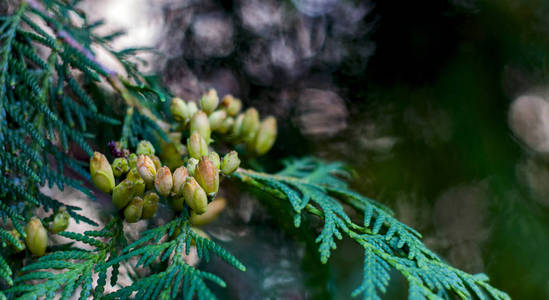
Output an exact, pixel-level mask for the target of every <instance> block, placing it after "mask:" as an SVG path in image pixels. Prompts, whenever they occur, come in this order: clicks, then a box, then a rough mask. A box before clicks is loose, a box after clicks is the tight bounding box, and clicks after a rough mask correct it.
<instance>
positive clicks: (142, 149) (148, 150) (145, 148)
mask: <svg viewBox="0 0 549 300" xmlns="http://www.w3.org/2000/svg"><path fill="white" fill-rule="evenodd" d="M135 153H137V155H141V154H143V155H149V156H152V155H154V153H155V150H154V146H153V145H152V144H151V142H149V141H147V140H143V141H140V142H139V144H137V149H136V150H135Z"/></svg>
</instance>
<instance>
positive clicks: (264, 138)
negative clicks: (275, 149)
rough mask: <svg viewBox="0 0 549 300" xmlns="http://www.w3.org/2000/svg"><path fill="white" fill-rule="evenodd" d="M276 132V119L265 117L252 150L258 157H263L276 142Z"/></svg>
mask: <svg viewBox="0 0 549 300" xmlns="http://www.w3.org/2000/svg"><path fill="white" fill-rule="evenodd" d="M276 131H277V130H276V119H275V118H274V117H267V118H265V120H263V122H261V125H260V126H259V130H258V131H257V134H256V136H255V143H254V144H255V147H254V149H255V152H256V153H257V154H258V155H263V154H265V153H267V152H268V151H269V150H270V149H271V147H272V146H273V145H274V142H275V140H276Z"/></svg>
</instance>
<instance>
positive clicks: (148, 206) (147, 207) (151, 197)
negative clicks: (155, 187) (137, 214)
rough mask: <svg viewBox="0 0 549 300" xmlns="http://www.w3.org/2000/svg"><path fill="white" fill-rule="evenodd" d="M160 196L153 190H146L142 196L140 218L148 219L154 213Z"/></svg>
mask: <svg viewBox="0 0 549 300" xmlns="http://www.w3.org/2000/svg"><path fill="white" fill-rule="evenodd" d="M159 200H160V197H159V196H158V194H156V193H155V192H154V191H148V192H147V193H146V194H145V196H143V212H142V213H141V219H150V218H152V217H154V215H155V214H156V210H157V209H158V201H159Z"/></svg>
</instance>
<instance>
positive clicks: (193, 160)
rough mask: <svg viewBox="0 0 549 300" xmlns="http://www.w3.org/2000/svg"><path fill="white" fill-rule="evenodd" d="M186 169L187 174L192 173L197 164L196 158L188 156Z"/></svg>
mask: <svg viewBox="0 0 549 300" xmlns="http://www.w3.org/2000/svg"><path fill="white" fill-rule="evenodd" d="M186 166H187V171H188V172H189V175H191V176H193V175H194V171H195V170H196V166H198V159H196V158H192V157H191V158H189V160H187V165H186Z"/></svg>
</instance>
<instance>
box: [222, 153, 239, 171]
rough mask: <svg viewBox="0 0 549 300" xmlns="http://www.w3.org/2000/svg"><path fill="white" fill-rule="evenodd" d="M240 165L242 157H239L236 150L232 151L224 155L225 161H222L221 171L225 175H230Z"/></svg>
mask: <svg viewBox="0 0 549 300" xmlns="http://www.w3.org/2000/svg"><path fill="white" fill-rule="evenodd" d="M239 166H240V159H239V158H238V153H237V152H236V151H234V150H233V151H231V152H229V153H227V154H225V156H224V157H223V162H222V163H221V172H223V174H225V175H230V174H232V173H233V172H234V171H236V169H238V167H239Z"/></svg>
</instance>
